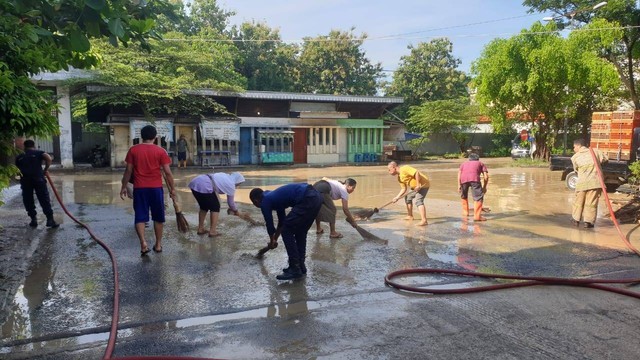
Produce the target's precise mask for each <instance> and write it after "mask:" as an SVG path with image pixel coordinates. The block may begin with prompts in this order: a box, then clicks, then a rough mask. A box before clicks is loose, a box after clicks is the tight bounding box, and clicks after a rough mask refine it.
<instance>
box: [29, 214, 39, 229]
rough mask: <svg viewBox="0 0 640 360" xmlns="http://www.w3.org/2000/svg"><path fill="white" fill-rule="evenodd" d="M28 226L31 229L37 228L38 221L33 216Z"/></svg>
mask: <svg viewBox="0 0 640 360" xmlns="http://www.w3.org/2000/svg"><path fill="white" fill-rule="evenodd" d="M29 226H31V227H38V219H36V217H35V216H32V217H31V222H30V223H29Z"/></svg>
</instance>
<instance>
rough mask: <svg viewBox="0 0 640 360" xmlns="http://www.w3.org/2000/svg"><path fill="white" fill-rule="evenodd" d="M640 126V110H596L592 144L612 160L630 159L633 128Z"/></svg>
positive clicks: (593, 121)
mask: <svg viewBox="0 0 640 360" xmlns="http://www.w3.org/2000/svg"><path fill="white" fill-rule="evenodd" d="M639 126H640V111H614V112H594V113H593V117H592V122H591V144H590V146H591V147H593V148H597V149H599V150H600V151H602V152H604V153H605V154H607V155H608V156H609V159H611V160H629V159H630V158H631V143H632V141H633V129H634V128H636V127H639Z"/></svg>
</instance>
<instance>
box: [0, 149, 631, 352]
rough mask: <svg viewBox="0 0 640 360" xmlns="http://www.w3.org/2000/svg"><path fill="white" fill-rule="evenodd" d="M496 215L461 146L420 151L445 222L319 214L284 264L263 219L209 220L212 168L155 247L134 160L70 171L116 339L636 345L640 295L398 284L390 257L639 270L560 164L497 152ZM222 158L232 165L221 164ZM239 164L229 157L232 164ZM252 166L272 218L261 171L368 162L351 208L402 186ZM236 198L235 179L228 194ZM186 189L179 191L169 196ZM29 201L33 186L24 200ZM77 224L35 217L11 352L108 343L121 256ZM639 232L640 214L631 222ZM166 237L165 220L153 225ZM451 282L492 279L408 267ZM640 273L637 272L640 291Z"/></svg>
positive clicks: (212, 343)
mask: <svg viewBox="0 0 640 360" xmlns="http://www.w3.org/2000/svg"><path fill="white" fill-rule="evenodd" d="M486 162H487V164H488V166H489V172H490V175H491V181H490V184H489V191H488V193H487V196H486V200H485V206H486V207H489V208H490V209H491V213H489V214H488V215H486V217H487V218H488V219H489V221H487V222H484V223H474V222H473V220H462V219H461V217H460V212H461V209H460V201H459V196H458V195H457V192H456V191H457V185H456V175H457V168H458V165H459V163H460V161H458V160H452V161H438V162H421V163H416V164H414V165H415V167H416V168H418V169H419V170H421V171H424V172H425V173H427V175H428V176H429V177H430V179H431V189H430V190H429V194H428V196H427V202H426V204H427V217H428V220H429V225H428V226H426V227H419V226H415V225H416V224H417V223H418V222H419V215H418V213H417V209H416V212H415V214H414V216H415V218H416V220H415V221H413V222H411V221H407V220H403V218H404V217H405V216H406V211H405V208H404V205H403V204H401V201H400V202H398V203H397V204H393V205H391V206H389V207H387V208H385V209H383V210H381V211H380V213H378V214H375V215H374V216H373V217H372V218H371V220H369V221H365V222H361V225H362V227H363V228H365V229H366V230H368V231H370V232H371V233H374V234H375V235H377V236H378V237H380V238H382V239H384V241H367V240H363V238H362V237H361V236H360V235H359V234H358V233H357V232H356V231H355V230H354V229H353V228H352V227H351V226H349V224H348V223H346V221H344V215H343V214H342V211H341V210H340V206H339V205H338V222H337V228H338V231H340V232H341V233H342V234H343V235H344V238H342V239H329V237H328V225H327V224H323V227H324V229H325V234H323V235H316V233H315V225H314V226H313V227H312V228H311V230H310V232H309V236H308V244H307V257H308V258H307V267H308V269H309V273H308V276H307V277H306V279H304V280H302V281H298V282H278V281H276V280H275V275H277V274H278V273H280V272H281V269H282V267H284V266H285V265H286V252H285V249H284V245H283V244H282V243H280V246H279V247H278V248H277V249H275V250H272V251H270V252H268V253H267V254H266V255H265V258H264V259H263V260H256V259H255V258H253V255H254V254H255V253H256V252H257V250H258V249H260V248H261V247H263V246H265V245H266V243H267V241H268V236H267V234H266V230H265V229H264V227H263V226H251V225H250V224H249V223H247V222H245V221H243V220H241V219H239V218H237V217H233V216H228V215H227V214H226V202H224V201H223V209H222V210H221V215H220V222H219V226H218V231H219V232H221V233H222V235H221V236H218V237H215V238H209V237H206V236H199V235H196V233H195V227H196V225H197V205H196V203H195V200H194V199H193V197H192V196H191V193H190V191H189V189H188V188H187V184H188V182H189V181H190V180H191V179H192V178H193V177H194V176H196V175H197V174H200V173H203V172H198V171H196V170H195V169H194V170H182V169H181V171H178V170H177V169H174V176H175V177H176V180H177V186H178V188H179V200H180V202H181V203H182V208H183V211H184V213H185V215H186V217H187V219H188V221H189V223H190V225H191V232H190V233H188V234H181V233H179V232H178V231H177V229H176V226H175V215H174V213H173V208H172V207H169V208H168V209H167V219H168V222H167V225H166V226H165V236H164V241H163V248H164V251H163V252H162V253H159V254H156V253H151V254H150V256H148V257H145V258H142V259H141V258H140V255H139V251H140V249H139V243H138V240H137V238H136V235H135V231H134V229H133V211H132V208H131V201H130V200H126V201H123V200H121V199H120V198H119V196H118V193H119V189H120V177H121V174H119V173H116V172H114V173H109V172H102V173H91V174H75V175H73V174H62V173H61V174H59V175H55V174H54V181H55V183H56V188H57V189H58V191H59V192H61V195H62V197H63V200H64V201H65V203H66V205H67V207H68V208H69V210H70V211H71V212H72V213H73V214H75V215H76V216H77V217H78V218H80V219H81V221H83V222H86V223H88V224H89V225H90V226H91V227H92V229H93V231H94V232H95V233H96V234H98V236H99V237H100V238H101V239H102V240H103V241H105V242H106V243H107V244H108V245H109V246H110V247H111V249H112V250H113V251H114V252H115V255H116V259H117V261H118V266H119V272H120V298H121V301H120V326H119V329H120V330H119V333H118V343H117V345H116V352H115V355H117V356H125V355H153V354H155V355H167V354H173V355H185V356H202V357H217V358H238V359H246V358H283V359H285V358H286V359H289V358H336V359H341V358H351V359H370V358H380V359H387V358H388V359H394V358H505V359H506V358H542V359H546V358H549V359H557V358H593V359H601V358H616V359H636V358H638V356H640V345H639V344H638V342H637V340H636V339H635V336H634V334H635V333H637V330H638V328H640V306H638V304H639V303H638V301H639V300H637V299H632V298H628V297H624V296H621V295H615V294H610V293H604V292H599V291H596V290H589V289H579V288H569V287H534V288H526V289H518V290H503V291H498V292H492V293H479V294H470V295H442V296H420V295H409V294H402V293H398V292H396V291H394V290H392V289H390V288H387V287H385V286H384V280H383V279H384V276H385V275H386V274H387V273H389V272H390V271H394V270H398V269H404V268H411V267H439V268H446V269H459V270H460V269H466V270H473V271H480V272H495V273H505V274H519V275H532V276H563V277H611V278H640V267H639V266H638V265H639V264H640V259H639V258H637V257H636V256H635V255H631V254H630V253H629V252H628V251H627V250H626V249H625V247H624V245H623V243H622V242H621V241H620V240H619V238H618V237H617V235H616V231H615V228H614V227H613V225H612V223H611V221H609V220H608V219H606V218H604V217H603V214H605V213H606V209H605V206H604V203H603V202H602V201H601V203H600V209H599V217H598V221H597V222H596V228H595V230H593V229H592V230H584V229H576V228H573V227H571V226H569V219H570V215H569V214H570V210H571V204H572V201H573V194H572V193H571V192H570V191H568V190H566V189H565V188H564V184H563V182H561V181H560V180H559V177H560V174H559V173H557V172H551V171H549V170H547V169H533V168H528V169H523V168H515V167H509V166H506V165H507V164H508V162H507V161H504V160H491V159H490V160H488V161H486ZM216 170H218V169H216ZM221 171H222V170H221ZM241 171H242V173H243V175H244V176H245V178H246V179H247V181H246V182H245V183H244V184H243V185H242V187H241V188H240V189H239V191H238V194H237V195H236V199H237V201H238V202H239V206H240V210H242V211H248V212H250V213H251V216H252V217H253V218H254V219H256V220H262V219H261V215H260V213H259V210H258V209H257V208H255V207H253V206H252V205H251V204H250V202H249V196H248V194H249V191H250V190H251V189H252V188H253V187H255V186H259V187H263V188H264V189H274V188H276V187H278V186H280V185H283V184H286V183H290V182H302V181H307V182H314V181H316V180H318V179H320V178H321V177H322V176H329V177H331V178H335V179H344V178H346V177H352V178H354V179H355V180H356V181H357V182H358V185H357V188H356V191H355V192H354V193H353V194H351V196H350V199H349V203H350V206H351V208H352V210H357V209H366V208H372V207H379V206H381V205H383V204H384V203H386V202H388V201H389V200H390V199H391V198H392V197H393V196H395V195H396V194H397V192H398V191H399V185H398V184H397V182H396V180H395V178H394V177H392V176H390V175H388V173H387V170H386V166H355V167H325V168H293V169H292V168H273V169H247V170H241ZM223 198H224V197H223ZM168 203H170V201H168ZM10 206H14V207H16V208H20V204H19V203H17V204H10ZM55 209H56V212H57V215H56V220H60V221H62V222H63V225H62V226H61V228H60V229H58V230H55V231H48V230H45V229H43V228H38V229H35V230H32V229H27V230H25V231H26V232H27V233H26V236H28V237H39V238H40V248H39V249H38V252H37V253H36V255H35V256H34V259H32V265H31V268H30V270H31V273H30V275H29V276H28V277H27V278H26V280H25V282H24V285H23V286H21V288H20V290H19V291H18V294H17V295H16V297H15V299H14V303H13V305H12V307H13V314H12V315H11V316H10V318H9V319H8V320H7V321H6V322H5V324H4V325H3V327H2V339H1V342H0V357H2V358H6V359H21V358H42V359H45V358H51V359H53V358H65V359H83V358H99V357H101V356H102V353H103V352H104V348H105V346H106V341H107V338H108V333H107V332H108V328H109V324H110V315H111V311H112V310H111V309H112V304H111V300H112V289H113V280H112V273H111V265H110V263H109V261H108V257H107V255H106V253H105V252H104V250H103V249H102V248H101V247H99V246H98V245H97V244H95V243H94V242H93V240H91V239H90V237H89V236H88V235H87V234H86V232H84V230H83V229H81V228H80V227H78V226H76V225H75V224H73V223H71V220H70V219H68V218H66V217H64V218H63V217H62V212H61V211H60V208H59V206H57V207H55ZM623 231H624V232H625V233H630V238H631V239H632V242H633V244H634V245H635V246H636V247H638V246H639V245H640V244H639V243H638V241H637V240H634V239H637V237H638V234H637V233H636V232H635V227H634V226H632V225H626V226H624V227H623ZM147 239H148V242H149V245H150V246H152V245H153V242H154V241H153V235H152V230H151V229H147ZM403 281H404V282H405V283H413V284H419V285H425V284H429V283H433V282H436V283H438V284H440V286H443V287H457V286H463V287H464V286H469V285H472V284H478V283H479V282H477V281H470V280H468V279H461V278H446V277H442V276H430V277H424V276H423V277H415V278H406V279H403ZM639 288H640V286H635V287H632V288H631V289H633V290H637V291H640V289H639Z"/></svg>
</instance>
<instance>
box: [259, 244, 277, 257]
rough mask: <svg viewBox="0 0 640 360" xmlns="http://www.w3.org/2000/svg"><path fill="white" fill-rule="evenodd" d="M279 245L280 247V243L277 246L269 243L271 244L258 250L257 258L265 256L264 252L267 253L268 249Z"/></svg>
mask: <svg viewBox="0 0 640 360" xmlns="http://www.w3.org/2000/svg"><path fill="white" fill-rule="evenodd" d="M277 247H278V243H276V245H275V246H271V244H269V245H267V246H265V247H263V248H262V249H260V250H258V253H257V254H256V256H255V258H256V259H262V258H263V257H264V254H265V253H266V252H267V251H269V250H271V249H275V248H277Z"/></svg>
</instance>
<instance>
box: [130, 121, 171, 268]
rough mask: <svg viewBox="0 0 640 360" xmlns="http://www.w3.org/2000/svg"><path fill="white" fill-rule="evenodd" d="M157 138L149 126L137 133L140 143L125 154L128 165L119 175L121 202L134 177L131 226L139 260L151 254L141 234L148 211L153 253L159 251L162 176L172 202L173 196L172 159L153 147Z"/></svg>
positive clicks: (157, 147) (142, 233) (164, 151)
mask: <svg viewBox="0 0 640 360" xmlns="http://www.w3.org/2000/svg"><path fill="white" fill-rule="evenodd" d="M156 135H157V131H156V128H155V127H153V126H151V125H147V126H145V127H143V128H142V129H141V130H140V136H141V137H142V143H140V144H138V145H134V146H132V147H131V148H130V149H129V152H127V156H126V158H125V160H124V161H125V162H126V163H127V168H126V170H125V172H124V175H122V187H121V188H120V198H122V199H123V200H124V198H125V196H126V195H127V184H128V183H129V179H130V178H131V175H132V174H133V175H134V180H133V208H134V212H135V219H134V224H135V229H136V234H137V235H138V239H139V240H140V255H141V256H145V255H147V253H149V251H151V249H149V245H148V244H147V241H146V239H145V234H144V227H145V223H146V222H148V221H149V211H151V220H153V231H154V234H155V238H156V243H155V245H154V246H153V251H155V252H161V251H162V233H163V230H164V222H165V212H164V190H163V187H162V177H163V175H162V174H163V172H164V178H165V181H166V182H167V187H168V188H169V196H170V197H171V198H172V199H173V198H175V196H176V190H175V185H174V182H173V175H172V173H171V168H170V167H169V165H170V164H171V159H170V158H169V155H168V154H167V151H166V150H165V149H163V148H161V147H160V146H158V145H155V144H154V143H153V142H154V140H155V138H156Z"/></svg>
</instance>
